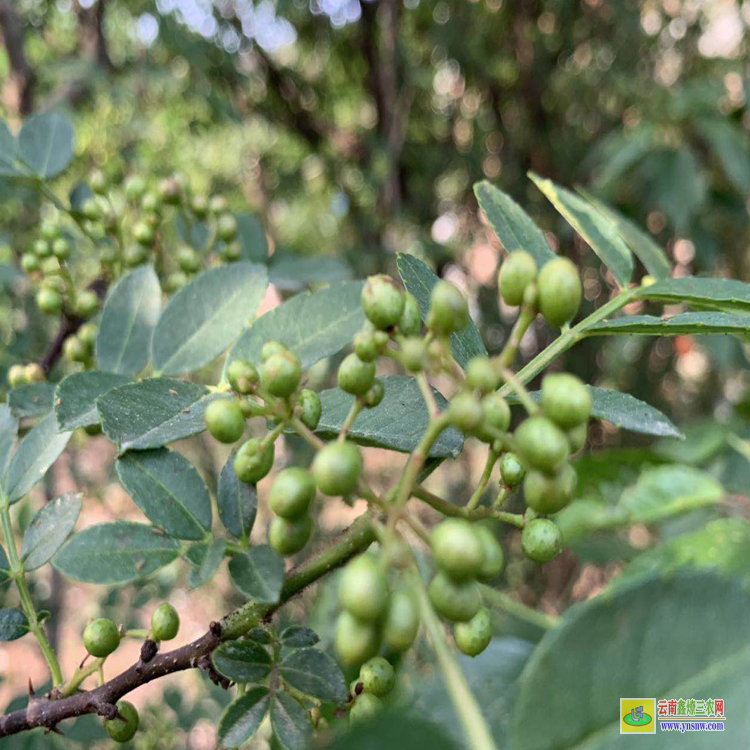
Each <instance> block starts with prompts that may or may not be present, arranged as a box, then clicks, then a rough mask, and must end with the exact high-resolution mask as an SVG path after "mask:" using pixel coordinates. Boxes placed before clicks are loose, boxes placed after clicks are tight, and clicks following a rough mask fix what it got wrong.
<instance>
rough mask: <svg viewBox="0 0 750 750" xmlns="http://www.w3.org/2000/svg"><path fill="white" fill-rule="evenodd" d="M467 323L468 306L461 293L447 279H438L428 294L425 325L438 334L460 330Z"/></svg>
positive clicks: (442, 334) (444, 334)
mask: <svg viewBox="0 0 750 750" xmlns="http://www.w3.org/2000/svg"><path fill="white" fill-rule="evenodd" d="M468 323H469V306H468V305H467V304H466V300H465V299H464V296H463V294H461V292H460V291H459V290H458V288H457V287H455V286H454V285H453V284H451V283H450V282H449V281H438V283H437V284H435V286H434V287H433V288H432V293H431V294H430V311H429V313H428V315H427V325H428V327H429V328H430V329H432V330H433V331H435V333H437V334H438V335H440V336H447V335H448V334H451V333H453V332H454V331H461V330H463V329H464V328H466V326H467V325H468Z"/></svg>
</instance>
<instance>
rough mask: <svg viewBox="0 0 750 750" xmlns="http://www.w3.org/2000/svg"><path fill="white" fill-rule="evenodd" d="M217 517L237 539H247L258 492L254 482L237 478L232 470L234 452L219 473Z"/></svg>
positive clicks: (256, 508) (251, 526) (255, 511)
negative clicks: (247, 482)
mask: <svg viewBox="0 0 750 750" xmlns="http://www.w3.org/2000/svg"><path fill="white" fill-rule="evenodd" d="M217 504H218V506H219V518H221V522H222V523H223V524H224V527H225V528H226V530H227V531H228V532H229V533H230V534H231V535H232V536H233V537H235V538H237V539H244V540H247V539H249V538H250V532H251V531H252V530H253V524H254V523H255V514H256V513H257V512H258V493H257V491H256V489H255V485H254V484H246V483H245V482H240V480H239V479H237V474H235V472H234V454H232V455H231V456H230V457H229V459H228V460H227V462H226V464H224V468H223V469H222V470H221V474H220V475H219V488H218V492H217Z"/></svg>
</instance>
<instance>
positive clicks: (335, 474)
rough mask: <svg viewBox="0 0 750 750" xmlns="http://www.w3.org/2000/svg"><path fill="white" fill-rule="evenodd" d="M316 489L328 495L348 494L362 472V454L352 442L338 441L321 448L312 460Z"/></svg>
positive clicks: (352, 489)
mask: <svg viewBox="0 0 750 750" xmlns="http://www.w3.org/2000/svg"><path fill="white" fill-rule="evenodd" d="M312 473H313V476H314V477H315V484H316V485H317V487H318V489H319V490H320V491H321V492H322V493H323V494H324V495H328V496H329V497H338V496H339V495H349V494H350V493H351V492H353V491H354V488H355V487H356V486H357V482H358V481H359V477H360V474H361V473H362V456H361V454H360V452H359V448H357V446H356V445H354V443H350V442H348V441H345V442H343V443H339V442H338V441H335V442H331V443H328V444H327V445H325V446H324V447H323V448H321V449H320V450H319V451H318V453H317V454H316V456H315V458H314V459H313V462H312Z"/></svg>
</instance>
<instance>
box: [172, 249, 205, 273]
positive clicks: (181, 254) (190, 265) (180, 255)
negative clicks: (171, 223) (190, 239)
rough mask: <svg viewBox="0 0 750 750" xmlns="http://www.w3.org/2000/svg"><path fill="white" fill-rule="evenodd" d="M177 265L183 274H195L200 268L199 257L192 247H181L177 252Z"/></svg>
mask: <svg viewBox="0 0 750 750" xmlns="http://www.w3.org/2000/svg"><path fill="white" fill-rule="evenodd" d="M177 265H178V266H179V267H180V270H181V271H184V272H185V273H196V272H197V271H199V270H200V267H201V256H200V255H199V254H198V253H197V252H196V251H195V250H193V248H192V247H181V248H180V249H179V250H178V251H177Z"/></svg>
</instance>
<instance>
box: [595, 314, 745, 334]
mask: <svg viewBox="0 0 750 750" xmlns="http://www.w3.org/2000/svg"><path fill="white" fill-rule="evenodd" d="M622 333H627V334H639V335H641V336H682V335H683V334H696V335H704V336H710V335H718V334H724V335H726V334H734V335H735V336H740V337H743V338H746V337H747V336H748V335H750V316H747V315H728V314H727V313H721V312H702V313H682V314H680V315H675V316H673V317H671V318H657V317H656V316H655V315H627V316H623V317H622V318H613V319H612V320H605V321H602V322H601V323H597V324H596V325H594V326H592V327H591V328H589V329H588V331H586V335H587V336H602V335H604V336H607V335H611V334H622Z"/></svg>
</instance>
